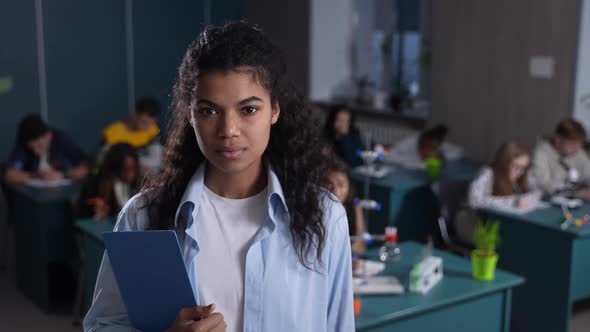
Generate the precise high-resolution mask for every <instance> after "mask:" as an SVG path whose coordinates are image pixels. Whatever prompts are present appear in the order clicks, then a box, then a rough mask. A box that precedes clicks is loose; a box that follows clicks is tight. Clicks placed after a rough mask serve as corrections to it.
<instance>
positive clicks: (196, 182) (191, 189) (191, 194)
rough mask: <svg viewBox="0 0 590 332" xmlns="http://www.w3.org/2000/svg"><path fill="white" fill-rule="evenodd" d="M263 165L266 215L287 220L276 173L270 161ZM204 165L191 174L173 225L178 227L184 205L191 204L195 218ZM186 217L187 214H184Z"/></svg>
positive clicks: (194, 217) (286, 211)
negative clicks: (265, 171) (265, 174)
mask: <svg viewBox="0 0 590 332" xmlns="http://www.w3.org/2000/svg"><path fill="white" fill-rule="evenodd" d="M265 166H266V169H267V174H268V181H267V188H268V190H267V206H268V216H269V217H270V220H271V221H272V222H273V223H274V224H276V223H277V221H278V220H281V219H284V220H288V211H289V210H288V208H287V204H286V201H285V196H284V194H283V188H282V186H281V183H280V181H279V178H278V176H277V174H276V173H275V172H274V170H273V168H272V166H271V165H270V163H268V162H265ZM205 167H206V162H204V163H202V164H201V165H200V166H199V167H198V168H197V170H196V171H195V173H194V174H193V176H192V177H191V179H190V181H189V182H188V185H187V186H186V189H185V191H184V194H183V195H182V198H181V200H180V204H178V208H177V209H176V214H175V216H174V227H175V228H177V227H178V219H179V215H180V213H181V211H182V210H183V208H185V209H186V207H185V205H187V204H192V217H193V218H192V220H195V219H196V216H197V212H198V210H199V203H200V198H201V193H202V192H203V186H204V180H205ZM184 217H187V216H184ZM189 223H190V224H187V225H185V227H186V228H187V229H188V228H190V227H191V226H192V222H189Z"/></svg>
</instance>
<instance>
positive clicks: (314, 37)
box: [309, 0, 353, 100]
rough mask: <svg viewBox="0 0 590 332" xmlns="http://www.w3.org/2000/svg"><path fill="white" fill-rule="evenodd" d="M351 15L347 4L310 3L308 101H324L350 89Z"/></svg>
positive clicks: (339, 0)
mask: <svg viewBox="0 0 590 332" xmlns="http://www.w3.org/2000/svg"><path fill="white" fill-rule="evenodd" d="M352 15H353V2H352V1H351V0H310V29H309V38H310V48H309V97H310V99H312V100H328V99H330V98H331V97H332V96H333V95H334V94H345V93H346V90H349V89H350V84H349V83H350V80H351V72H350V69H351V67H352V66H351V63H352V59H351V47H352V44H351V42H352V31H353V27H352V26H351V22H352V21H353V19H352ZM339 92H340V93H339Z"/></svg>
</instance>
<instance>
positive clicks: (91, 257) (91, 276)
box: [76, 219, 116, 312]
mask: <svg viewBox="0 0 590 332" xmlns="http://www.w3.org/2000/svg"><path fill="white" fill-rule="evenodd" d="M115 222H116V220H114V219H113V220H95V219H80V220H77V221H76V229H77V230H78V231H79V232H80V233H81V240H82V241H80V242H81V243H80V244H81V248H80V251H81V254H80V255H81V257H83V261H82V264H84V266H83V271H84V288H83V294H84V296H83V299H84V303H83V308H84V312H85V311H86V310H87V309H88V308H90V305H91V304H92V297H93V294H94V286H95V285H96V276H97V275H98V270H99V268H100V263H101V262H102V256H103V254H104V250H105V247H104V242H103V240H102V233H104V232H111V231H112V230H113V228H114V227H115Z"/></svg>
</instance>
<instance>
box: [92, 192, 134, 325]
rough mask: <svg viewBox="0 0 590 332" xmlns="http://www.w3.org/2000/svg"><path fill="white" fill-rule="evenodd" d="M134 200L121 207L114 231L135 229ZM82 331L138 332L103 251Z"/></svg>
mask: <svg viewBox="0 0 590 332" xmlns="http://www.w3.org/2000/svg"><path fill="white" fill-rule="evenodd" d="M133 201H134V199H131V200H130V202H129V203H127V205H126V206H125V207H124V208H123V210H122V211H121V213H120V214H119V218H118V221H117V224H116V225H115V231H116V232H120V231H128V230H135V229H136V228H137V227H135V226H132V225H134V224H135V222H133V219H134V218H135V213H134V210H135V207H134V204H133ZM83 324H84V331H85V332H99V331H102V332H129V331H138V330H137V329H135V328H133V327H132V326H131V322H130V321H129V318H128V316H127V309H126V308H125V304H124V302H123V299H122V297H121V293H120V292H119V286H118V285H117V281H116V279H115V276H114V274H113V270H112V267H111V263H110V261H109V257H108V255H107V254H106V252H105V254H104V256H103V258H102V263H101V265H100V270H99V272H98V277H97V279H96V287H95V290H94V297H93V301H92V306H91V307H90V310H89V311H88V313H87V314H86V317H85V318H84V323H83Z"/></svg>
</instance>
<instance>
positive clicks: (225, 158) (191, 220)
mask: <svg viewBox="0 0 590 332" xmlns="http://www.w3.org/2000/svg"><path fill="white" fill-rule="evenodd" d="M165 142H166V145H165V151H164V160H163V164H162V168H161V170H160V172H159V173H158V174H155V175H152V176H150V177H148V179H147V183H146V184H144V187H143V188H142V190H141V192H140V194H139V195H137V196H135V197H134V198H132V199H131V200H130V201H129V202H128V203H127V205H126V206H125V207H124V208H123V210H122V211H121V214H120V215H119V220H118V221H117V225H116V226H115V230H116V231H129V230H144V229H173V230H175V231H176V233H177V234H178V237H179V243H180V246H181V252H182V255H183V259H184V263H185V267H186V270H187V274H188V277H189V281H190V282H191V285H192V287H193V293H194V294H193V295H194V297H195V300H196V302H197V304H198V305H197V306H196V307H192V308H185V309H183V310H181V311H180V312H179V313H178V315H177V317H176V321H175V322H173V323H172V324H171V326H170V328H169V329H168V330H167V331H168V332H175V331H211V332H219V331H226V330H227V331H233V332H238V331H280V332H291V331H293V332H295V331H319V332H332V331H354V328H355V326H354V312H353V295H352V263H351V248H350V239H349V236H348V225H347V220H346V211H345V210H344V208H343V206H342V204H340V203H339V202H338V200H337V198H335V197H334V196H332V195H331V194H329V192H328V191H326V190H324V189H322V188H321V187H320V184H321V181H322V179H323V176H324V170H325V166H324V164H325V160H324V159H325V157H324V156H323V155H322V153H321V144H319V143H320V139H319V133H318V132H317V131H316V130H315V127H314V126H313V123H312V118H311V112H310V108H309V107H308V106H307V104H306V103H305V102H304V100H303V99H302V98H301V97H300V95H299V94H298V93H297V92H296V90H295V89H294V88H293V84H292V83H291V81H290V80H289V78H288V76H287V75H286V65H285V61H284V58H283V56H282V52H281V51H280V50H279V49H278V48H277V47H276V46H275V45H274V44H273V43H272V42H271V41H270V40H269V39H268V38H267V37H266V35H265V34H264V33H263V32H262V31H261V30H260V29H258V28H256V27H253V26H251V25H248V24H246V23H243V22H234V23H228V24H226V25H223V26H209V27H206V28H205V29H204V31H203V32H201V34H200V35H199V36H198V38H197V39H196V40H195V41H194V42H193V43H192V44H191V45H190V46H189V48H188V50H187V52H186V54H185V56H184V58H183V61H182V63H181V65H180V68H179V73H178V79H177V82H176V85H175V87H174V98H173V110H172V114H171V123H170V125H169V132H168V133H167V136H166V139H165ZM153 305H154V306H158V302H157V299H154V302H153ZM84 329H85V331H134V329H133V327H132V326H130V323H129V319H128V317H127V311H126V308H125V305H124V303H123V300H122V298H121V294H120V293H119V290H118V286H117V283H116V280H115V278H114V275H113V272H112V269H111V265H110V261H109V259H108V256H105V257H104V258H103V262H102V265H101V269H100V272H99V275H98V278H97V283H96V288H95V296H94V301H93V304H92V307H91V308H90V310H89V312H88V314H87V316H86V318H85V320H84Z"/></svg>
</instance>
